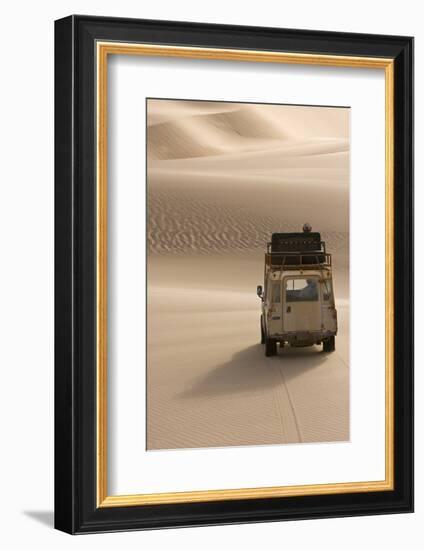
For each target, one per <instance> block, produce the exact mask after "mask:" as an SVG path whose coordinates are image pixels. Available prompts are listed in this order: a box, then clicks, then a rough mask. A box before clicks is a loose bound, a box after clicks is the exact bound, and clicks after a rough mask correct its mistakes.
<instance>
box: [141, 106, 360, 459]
mask: <svg viewBox="0 0 424 550" xmlns="http://www.w3.org/2000/svg"><path fill="white" fill-rule="evenodd" d="M147 112H148V128H147V136H148V166H147V198H148V219H147V239H148V243H147V244H148V262H147V268H148V291H147V298H148V309H147V325H148V349H147V449H149V450H154V449H156V450H157V449H177V448H196V447H216V446H219V447H222V446H226V445H266V444H285V443H313V442H329V441H345V440H347V439H349V347H348V344H349V326H348V322H349V284H348V273H349V265H348V261H349V260H348V258H349V249H348V246H349V233H348V232H349V110H348V109H336V108H322V107H314V108H312V107H300V106H280V105H278V106H277V105H248V104H236V103H219V102H197V101H170V100H148V110H147ZM304 222H309V223H311V225H312V227H313V230H315V231H320V232H321V234H322V238H323V239H324V240H325V241H326V243H327V249H328V251H329V252H331V253H333V263H334V285H335V294H336V306H337V310H338V319H339V333H338V336H337V338H336V351H335V352H334V353H332V354H324V353H322V352H321V348H320V347H318V346H314V347H311V348H303V349H292V348H284V349H282V350H279V353H278V355H277V356H276V357H272V358H265V356H264V352H263V346H261V345H260V343H259V341H260V340H259V336H260V333H259V316H260V301H259V299H258V298H257V296H256V285H257V284H262V283H263V255H264V250H265V246H266V242H267V241H268V240H269V239H270V236H271V233H272V232H275V231H299V230H300V229H301V226H302V224H303V223H304Z"/></svg>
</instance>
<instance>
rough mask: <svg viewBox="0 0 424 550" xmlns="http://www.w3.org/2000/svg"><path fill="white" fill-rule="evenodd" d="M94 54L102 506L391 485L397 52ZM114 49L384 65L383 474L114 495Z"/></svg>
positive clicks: (146, 47) (114, 45) (110, 50)
mask: <svg viewBox="0 0 424 550" xmlns="http://www.w3.org/2000/svg"><path fill="white" fill-rule="evenodd" d="M96 54H97V90H96V99H97V163H96V166H97V181H96V183H97V227H96V229H97V258H96V262H97V308H96V309H97V342H96V347H97V354H96V355H97V357H96V359H97V373H96V375H97V425H96V428H97V452H96V457H97V506H98V507H119V506H142V505H147V504H172V503H183V502H208V501H209V502H210V501H220V500H221V501H222V500H240V499H255V498H270V497H290V496H305V495H324V494H341V493H364V492H372V491H388V490H393V489H394V403H393V398H394V362H393V361H394V357H393V354H394V194H393V190H394V134H393V132H394V60H393V59H391V58H379V57H376V58H373V57H351V56H337V55H320V54H302V53H285V52H265V51H255V50H236V49H218V48H197V47H186V46H162V45H152V44H135V43H134V44H132V43H123V42H101V41H98V42H97V44H96ZM109 55H143V56H155V57H158V56H160V57H181V58H192V59H220V60H227V61H245V62H246V61H247V62H261V63H285V64H300V65H318V66H331V67H356V68H368V69H384V71H385V125H386V128H385V130H386V131H385V135H386V144H385V147H386V160H385V169H386V182H385V184H386V192H385V201H386V203H385V214H386V227H385V233H386V240H385V258H386V295H385V298H386V312H385V313H386V314H385V322H386V327H385V328H386V338H385V341H386V344H385V353H386V361H385V396H386V398H385V422H386V424H385V427H386V429H385V479H384V480H379V481H358V482H349V483H329V484H315V485H295V486H281V487H254V488H243V489H218V490H204V491H189V492H188V491H187V492H186V491H185V492H178V493H149V494H133V495H116V496H109V495H108V493H107V61H108V56H109Z"/></svg>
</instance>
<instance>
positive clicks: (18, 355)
mask: <svg viewBox="0 0 424 550" xmlns="http://www.w3.org/2000/svg"><path fill="white" fill-rule="evenodd" d="M71 13H84V14H92V15H109V16H121V17H142V18H151V19H155V18H156V19H171V20H172V19H173V20H181V21H203V22H210V23H233V24H243V25H262V26H279V27H289V28H290V27H291V28H305V29H322V30H334V31H351V32H369V33H387V34H404V35H413V36H415V37H416V44H415V45H416V98H417V105H416V121H417V124H416V151H417V155H416V156H417V160H416V205H417V222H416V235H417V237H418V235H420V234H422V233H423V231H424V216H423V215H422V214H421V212H420V208H423V206H424V203H423V198H424V196H423V187H422V179H423V176H424V173H423V161H422V155H421V151H422V150H423V148H424V136H423V125H422V124H420V122H422V119H423V103H422V99H421V98H422V97H424V27H423V26H422V21H423V14H422V10H421V8H420V3H419V2H416V1H414V0H404V1H403V2H399V0H397V1H393V0H386V1H385V2H384V3H383V2H378V3H377V2H375V3H372V2H370V1H369V0H355V2H353V1H352V0H350V1H349V2H344V3H342V2H340V1H336V0H320V1H319V2H316V1H314V0H304V1H303V2H290V3H289V2H273V1H272V0H262V1H261V2H259V3H258V2H254V3H253V2H252V3H248V2H247V1H246V0H233V1H232V2H229V1H228V0H214V1H213V2H201V1H199V0H178V1H175V0H174V1H172V0H156V1H155V2H131V1H130V0H119V2H118V1H116V0H114V1H112V0H85V1H81V0H78V1H77V0H75V1H70V0H69V1H68V0H64V1H61V2H57V1H56V2H55V1H53V0H44V1H43V0H40V1H39V2H29V1H20V0H16V1H15V2H14V3H9V4H6V5H4V6H3V9H2V29H1V33H0V40H1V43H2V50H1V53H2V56H1V64H0V68H1V72H0V94H1V101H0V136H1V137H0V139H1V143H0V151H1V152H2V155H1V162H0V368H1V372H2V382H1V384H0V430H1V432H0V433H1V451H0V492H1V496H0V544H2V545H3V547H4V548H21V547H25V546H29V545H31V546H35V547H43V548H46V549H49V548H71V547H72V548H77V547H78V548H90V549H93V548H102V549H106V548H112V547H115V545H120V546H121V547H128V548H131V547H140V546H142V545H143V546H144V547H145V548H160V547H162V546H163V547H169V546H171V545H172V547H173V548H184V549H189V548H199V547H202V548H215V547H218V548H219V547H225V548H228V547H230V546H232V545H234V546H236V545H237V546H244V547H245V548H257V547H263V546H264V545H267V544H269V545H270V546H275V545H277V546H283V545H284V546H285V547H286V548H298V549H303V548H305V549H306V548H314V549H320V548H325V549H326V550H329V549H333V548H340V547H343V548H344V549H346V550H348V549H351V548H352V549H353V548H355V549H356V548H358V547H361V546H363V547H365V548H374V547H377V546H378V547H384V548H386V549H387V550H389V549H392V548H393V549H394V548H399V547H402V546H403V547H407V548H410V549H415V548H421V547H422V537H423V534H422V532H423V531H422V525H423V522H424V475H423V470H422V467H421V465H422V464H423V460H424V400H423V399H422V398H421V388H423V384H424V374H423V372H422V370H421V368H420V366H421V365H422V364H423V363H424V356H423V352H422V349H420V348H417V352H416V365H417V368H416V383H415V384H416V464H417V468H416V513H415V514H413V515H411V514H409V515H398V516H381V517H367V518H346V519H332V520H318V521H307V522H305V521H301V522H288V523H272V524H255V525H248V526H227V527H207V528H196V529H178V530H168V531H155V532H144V533H122V534H108V535H96V536H84V537H70V536H69V535H65V534H63V533H59V532H57V531H54V530H53V529H52V518H53V515H52V508H53V21H54V19H58V18H60V17H63V16H65V15H69V14H71ZM416 240H417V242H418V244H417V248H418V247H419V244H420V242H419V239H418V238H417V239H416ZM421 248H422V247H421ZM423 269H424V262H423V261H422V260H420V258H417V261H416V280H417V281H420V280H421V279H422V277H423V276H424V272H423ZM416 287H417V288H416V303H417V305H418V307H417V308H416V309H417V319H416V327H417V328H416V335H417V340H419V338H420V336H421V333H422V331H423V329H424V319H423V315H422V313H421V308H422V307H423V306H424V296H423V290H422V285H419V284H417V285H416ZM419 306H421V308H420V307H419Z"/></svg>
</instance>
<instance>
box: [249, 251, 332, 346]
mask: <svg viewBox="0 0 424 550" xmlns="http://www.w3.org/2000/svg"><path fill="white" fill-rule="evenodd" d="M292 264H297V265H292ZM257 293H258V295H259V297H260V298H261V300H262V304H261V307H262V313H261V342H262V343H264V344H265V354H266V355H267V356H269V355H274V354H275V353H276V344H277V343H278V342H279V343H280V346H284V345H290V346H293V347H304V346H312V345H314V344H323V349H324V351H328V352H330V351H334V349H335V336H336V334H337V311H336V308H335V303H334V292H333V279H332V266H331V255H330V254H327V253H325V245H324V248H323V250H322V251H321V250H320V251H319V253H311V252H307V253H304V252H302V251H301V252H290V254H287V255H286V254H285V253H281V252H280V253H278V254H275V253H274V254H273V253H272V252H270V249H268V252H267V254H266V255H265V273H264V288H263V289H262V287H261V286H258V289H257Z"/></svg>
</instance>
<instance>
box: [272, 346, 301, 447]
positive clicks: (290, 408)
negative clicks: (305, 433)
mask: <svg viewBox="0 0 424 550" xmlns="http://www.w3.org/2000/svg"><path fill="white" fill-rule="evenodd" d="M278 359H279V357H278V356H277V357H275V358H274V359H273V360H272V363H271V365H270V366H271V369H270V370H271V373H272V376H274V378H275V379H276V384H275V386H274V388H273V398H274V403H275V409H276V412H277V415H278V416H279V419H280V424H281V431H282V436H283V443H302V441H303V438H302V431H301V429H300V425H299V421H298V419H297V416H296V409H295V407H294V403H293V399H292V396H291V395H290V391H289V388H288V385H287V383H286V379H285V377H284V373H283V371H282V370H281V366H280V364H278V363H277V361H278Z"/></svg>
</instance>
